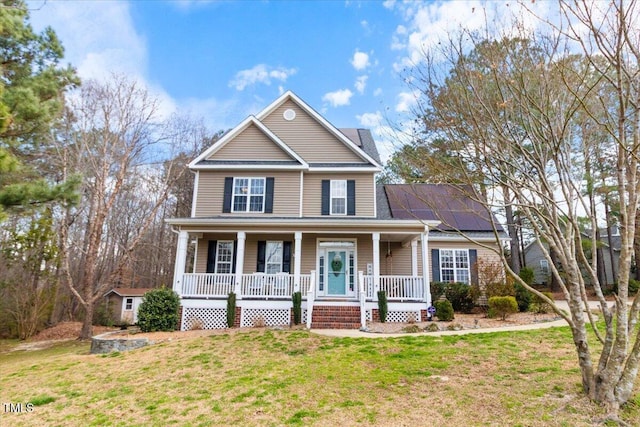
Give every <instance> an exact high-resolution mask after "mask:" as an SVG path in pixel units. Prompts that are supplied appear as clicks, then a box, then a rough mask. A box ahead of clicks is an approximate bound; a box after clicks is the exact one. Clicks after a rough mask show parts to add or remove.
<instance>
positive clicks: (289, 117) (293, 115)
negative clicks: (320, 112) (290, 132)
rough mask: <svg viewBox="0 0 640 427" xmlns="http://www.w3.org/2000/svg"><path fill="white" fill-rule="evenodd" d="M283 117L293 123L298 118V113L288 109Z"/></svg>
mask: <svg viewBox="0 0 640 427" xmlns="http://www.w3.org/2000/svg"><path fill="white" fill-rule="evenodd" d="M282 117H284V119H285V120H288V121H291V120H293V119H295V118H296V112H295V111H293V110H292V109H291V108H288V109H286V110H284V113H282Z"/></svg>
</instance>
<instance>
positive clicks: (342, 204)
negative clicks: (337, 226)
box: [331, 180, 347, 215]
mask: <svg viewBox="0 0 640 427" xmlns="http://www.w3.org/2000/svg"><path fill="white" fill-rule="evenodd" d="M346 214H347V181H346V180H331V215H346Z"/></svg>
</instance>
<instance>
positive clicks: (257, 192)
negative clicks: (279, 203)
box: [232, 178, 265, 212]
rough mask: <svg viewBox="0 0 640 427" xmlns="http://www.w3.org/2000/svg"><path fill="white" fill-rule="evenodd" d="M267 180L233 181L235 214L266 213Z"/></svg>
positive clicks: (242, 179)
mask: <svg viewBox="0 0 640 427" xmlns="http://www.w3.org/2000/svg"><path fill="white" fill-rule="evenodd" d="M264 193H265V178H234V179H233V203H232V211H233V212H264V196H265V194H264Z"/></svg>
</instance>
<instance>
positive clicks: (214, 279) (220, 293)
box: [182, 273, 236, 298]
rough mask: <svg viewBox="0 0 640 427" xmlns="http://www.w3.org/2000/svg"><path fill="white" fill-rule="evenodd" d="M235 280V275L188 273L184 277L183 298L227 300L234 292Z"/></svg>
mask: <svg viewBox="0 0 640 427" xmlns="http://www.w3.org/2000/svg"><path fill="white" fill-rule="evenodd" d="M235 280H236V275H235V274H220V273H218V274H199V273H186V274H184V275H183V276H182V296H183V297H208V298H226V297H227V295H229V293H231V292H233V290H234V286H235Z"/></svg>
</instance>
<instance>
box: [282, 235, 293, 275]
mask: <svg viewBox="0 0 640 427" xmlns="http://www.w3.org/2000/svg"><path fill="white" fill-rule="evenodd" d="M282 272H283V273H291V242H283V243H282Z"/></svg>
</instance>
